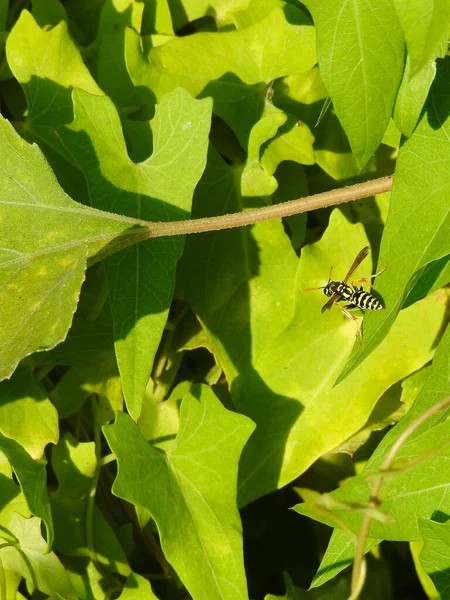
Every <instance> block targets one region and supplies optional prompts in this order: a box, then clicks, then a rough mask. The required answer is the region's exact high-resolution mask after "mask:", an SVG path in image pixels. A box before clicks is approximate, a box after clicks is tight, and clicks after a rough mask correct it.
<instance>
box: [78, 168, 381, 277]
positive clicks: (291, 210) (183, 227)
mask: <svg viewBox="0 0 450 600" xmlns="http://www.w3.org/2000/svg"><path fill="white" fill-rule="evenodd" d="M391 189H392V177H391V176H389V177H380V178H379V179H371V180H370V181H365V182H364V183H357V184H355V185H351V186H347V187H344V188H340V189H336V190H331V191H329V192H322V193H321V194H314V195H312V196H307V197H306V198H298V199H297V200H289V202H283V203H282V204H273V205H271V206H264V207H262V208H255V209H253V210H247V211H244V212H238V213H230V214H227V215H219V216H216V217H204V218H201V219H187V220H185V221H167V222H154V221H142V220H140V219H133V220H132V219H129V218H127V221H130V222H132V223H134V224H135V225H138V226H139V229H138V230H137V231H136V233H135V234H129V237H127V238H126V239H121V240H120V241H118V242H116V243H112V244H111V245H110V246H109V247H107V248H105V249H104V250H103V251H101V252H100V253H99V254H97V255H96V256H93V257H92V258H91V259H89V261H88V264H89V266H90V265H92V264H94V263H97V262H99V261H100V260H103V259H105V258H107V257H108V256H110V255H112V254H115V253H116V252H118V251H119V250H122V249H124V248H127V247H128V246H132V245H134V244H137V243H138V242H141V241H143V240H147V239H152V238H159V237H169V236H173V235H186V234H189V233H205V232H207V231H221V230H222V229H233V228H235V227H244V226H246V225H254V224H255V223H259V222H260V221H269V220H271V219H281V218H282V217H289V216H290V215H296V214H300V213H304V212H309V211H311V210H317V209H319V208H325V207H327V206H338V205H339V204H344V203H346V202H352V201H353V200H361V199H362V198H370V197H371V196H375V195H377V194H382V193H383V192H389V191H390V190H391Z"/></svg>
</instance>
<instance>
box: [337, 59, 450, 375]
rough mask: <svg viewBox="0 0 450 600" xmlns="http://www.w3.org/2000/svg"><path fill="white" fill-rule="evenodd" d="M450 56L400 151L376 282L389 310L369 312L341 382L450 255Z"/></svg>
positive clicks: (373, 346) (369, 351) (374, 346)
mask: <svg viewBox="0 0 450 600" xmlns="http://www.w3.org/2000/svg"><path fill="white" fill-rule="evenodd" d="M449 102H450V57H447V58H446V59H445V60H442V61H440V63H439V66H438V70H437V74H436V79H435V81H434V84H433V87H432V89H431V96H430V99H429V101H428V103H427V105H426V113H425V114H424V115H423V117H422V119H421V121H420V123H419V124H418V126H417V128H416V130H415V132H414V134H413V136H412V137H411V138H410V139H409V140H408V141H407V142H405V144H404V145H403V147H402V148H401V150H400V153H399V157H398V161H397V166H396V172H395V180H394V187H393V190H392V195H391V202H390V208H389V216H388V220H387V223H386V227H385V229H384V232H383V238H382V243H381V249H380V259H379V264H380V265H386V264H388V265H389V269H388V270H387V271H386V273H384V275H383V277H382V278H380V281H379V283H378V282H377V290H378V292H379V293H380V294H381V295H382V297H383V298H384V300H385V302H386V310H385V311H383V312H378V313H377V314H375V313H372V314H370V315H368V318H367V320H366V321H365V323H364V342H363V345H362V346H360V347H359V348H354V350H353V353H352V355H351V356H350V358H349V361H348V363H347V365H346V366H345V369H344V370H343V372H342V373H341V375H340V376H339V379H338V381H342V379H343V378H344V377H346V376H347V375H348V374H349V373H351V371H352V370H353V369H355V367H356V366H357V365H359V364H361V363H362V362H363V361H364V360H365V359H366V358H367V357H368V356H369V355H370V353H371V352H373V350H374V348H376V347H377V345H378V344H379V343H380V342H381V340H383V339H384V337H385V336H386V335H387V332H388V331H389V329H390V328H391V327H392V324H393V323H394V320H395V318H396V317H397V315H398V312H399V310H400V309H401V308H402V305H403V303H404V301H405V299H406V298H407V296H408V294H409V292H410V291H411V290H412V289H413V287H414V285H415V283H416V279H415V277H417V276H419V275H420V274H421V272H422V270H423V269H424V268H425V267H426V266H427V265H429V264H430V263H432V262H433V261H436V260H438V259H441V258H442V257H444V256H447V255H448V254H450V237H449V235H448V231H449V228H450V213H449V210H448V206H449V198H450V182H449V178H448V172H449V169H450V144H449V143H448V139H449V136H450V118H449V111H448V107H449Z"/></svg>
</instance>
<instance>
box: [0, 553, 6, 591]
mask: <svg viewBox="0 0 450 600" xmlns="http://www.w3.org/2000/svg"><path fill="white" fill-rule="evenodd" d="M0 600H6V578H5V569H4V568H3V561H2V559H1V558H0Z"/></svg>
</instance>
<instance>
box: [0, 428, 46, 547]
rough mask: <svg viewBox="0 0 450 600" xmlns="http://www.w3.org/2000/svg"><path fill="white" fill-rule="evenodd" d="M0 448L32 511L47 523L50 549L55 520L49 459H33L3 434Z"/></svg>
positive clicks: (0, 437)
mask: <svg viewBox="0 0 450 600" xmlns="http://www.w3.org/2000/svg"><path fill="white" fill-rule="evenodd" d="M0 450H1V451H2V452H3V453H4V455H5V456H6V457H7V458H8V460H9V462H10V465H11V467H12V469H13V471H14V473H15V475H16V477H17V479H18V481H19V483H20V487H21V488H22V492H23V494H24V496H25V498H26V501H27V503H28V507H29V509H30V511H31V512H32V513H33V515H35V516H36V517H39V518H40V519H42V520H43V521H44V523H45V526H46V528H47V550H49V549H50V548H51V546H52V544H53V520H52V512H51V508H50V501H49V498H48V492H47V471H46V468H45V467H46V465H47V461H46V460H45V457H44V458H42V459H41V460H39V461H37V460H33V459H32V458H31V456H30V455H29V454H28V452H26V451H25V450H24V449H23V448H22V446H21V445H20V444H18V443H17V442H16V441H14V440H10V439H8V438H5V437H4V436H3V435H1V434H0Z"/></svg>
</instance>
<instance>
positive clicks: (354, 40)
mask: <svg viewBox="0 0 450 600" xmlns="http://www.w3.org/2000/svg"><path fill="white" fill-rule="evenodd" d="M305 4H306V6H307V8H308V9H309V10H310V11H311V14H312V17H313V20H314V24H315V26H316V30H317V49H318V55H319V67H320V71H321V75H322V78H323V81H324V83H325V86H326V88H327V90H328V93H329V94H330V96H331V100H332V102H333V105H334V108H335V109H336V113H337V116H338V118H339V120H340V122H341V123H342V126H343V127H344V129H345V132H346V134H347V137H348V139H349V141H350V145H351V147H352V150H353V152H354V154H355V158H356V160H357V162H358V164H359V166H360V167H362V166H364V165H365V164H366V162H367V161H368V160H369V159H370V157H371V156H372V154H373V153H374V152H375V150H376V149H377V148H378V146H379V144H380V142H381V140H382V138H383V135H384V132H385V129H386V127H387V125H388V123H389V119H390V117H391V112H392V109H393V106H394V102H395V97H396V94H397V89H398V86H399V84H400V80H401V77H402V72H403V61H404V42H403V36H402V33H401V29H400V24H399V21H398V17H397V14H396V12H395V8H394V6H393V4H392V2H391V0H378V1H377V2H372V0H359V1H358V2H356V3H352V2H346V1H345V0H337V1H335V2H331V3H330V2H328V1H327V0H306V1H305ZM380 56H383V60H380Z"/></svg>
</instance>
